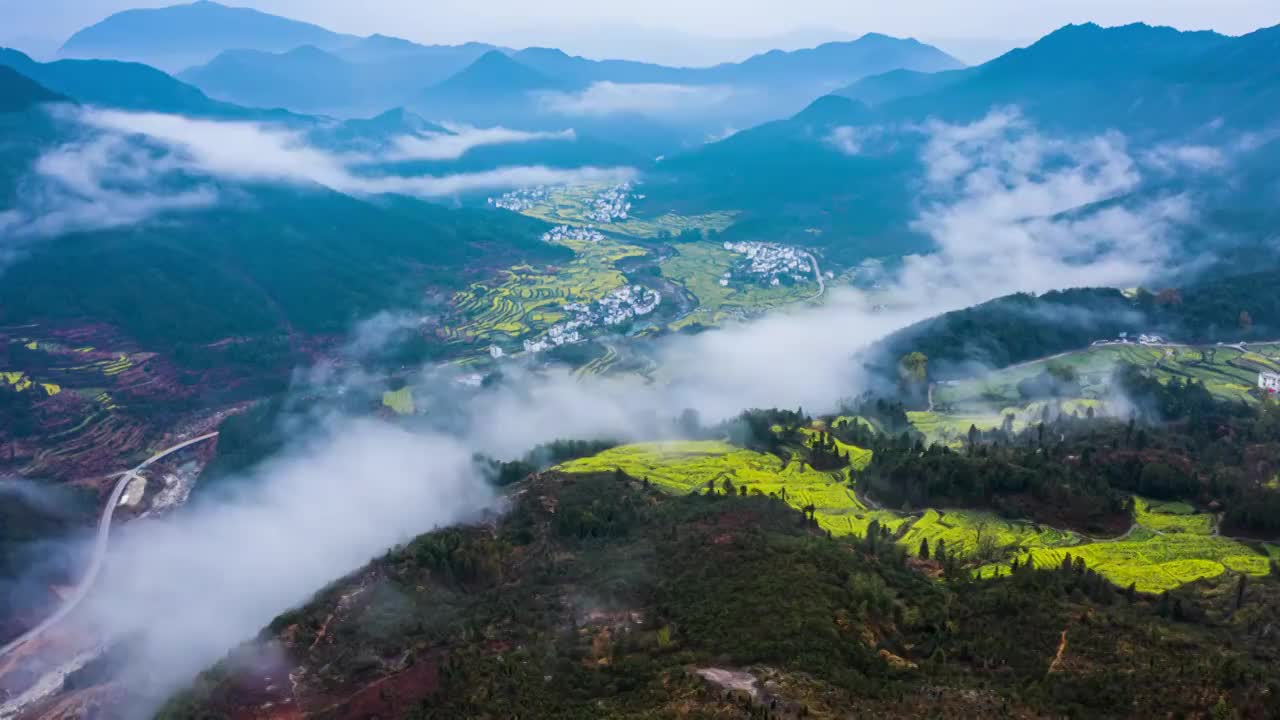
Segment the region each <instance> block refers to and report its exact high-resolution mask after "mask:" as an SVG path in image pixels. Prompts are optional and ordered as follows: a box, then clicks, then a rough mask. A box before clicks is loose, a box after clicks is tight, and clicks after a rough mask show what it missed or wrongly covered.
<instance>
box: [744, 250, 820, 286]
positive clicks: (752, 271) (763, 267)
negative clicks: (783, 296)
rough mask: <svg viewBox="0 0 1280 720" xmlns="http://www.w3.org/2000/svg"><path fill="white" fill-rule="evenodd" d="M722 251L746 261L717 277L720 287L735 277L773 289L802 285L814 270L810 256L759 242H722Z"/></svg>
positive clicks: (798, 251) (801, 251)
mask: <svg viewBox="0 0 1280 720" xmlns="http://www.w3.org/2000/svg"><path fill="white" fill-rule="evenodd" d="M724 249H725V250H728V251H730V252H734V253H737V254H739V255H745V256H746V260H745V261H743V262H740V263H738V264H736V265H735V266H734V268H733V269H732V270H730V271H728V272H725V273H724V275H722V276H720V285H721V286H724V287H727V286H728V285H729V283H730V282H731V281H732V280H733V279H734V278H735V277H742V278H749V279H751V280H753V281H755V282H759V283H762V284H766V285H770V286H777V285H780V284H782V283H783V282H784V281H785V282H787V283H793V282H795V283H802V282H805V281H807V280H809V279H810V274H811V273H813V272H815V271H816V267H815V265H814V263H813V260H812V258H811V256H810V255H809V254H808V253H806V252H804V251H803V250H798V249H796V248H792V247H787V246H785V245H773V244H770V243H761V242H726V243H725V244H724Z"/></svg>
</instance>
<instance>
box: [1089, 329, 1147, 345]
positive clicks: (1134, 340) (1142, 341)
mask: <svg viewBox="0 0 1280 720" xmlns="http://www.w3.org/2000/svg"><path fill="white" fill-rule="evenodd" d="M1090 344H1091V345H1093V346H1094V347H1101V346H1103V345H1164V344H1165V340H1164V338H1162V337H1160V336H1159V335H1148V334H1146V333H1142V334H1139V335H1130V334H1129V333H1127V332H1122V333H1120V335H1119V336H1118V337H1116V338H1115V339H1113V340H1094V341H1093V342H1092V343H1090Z"/></svg>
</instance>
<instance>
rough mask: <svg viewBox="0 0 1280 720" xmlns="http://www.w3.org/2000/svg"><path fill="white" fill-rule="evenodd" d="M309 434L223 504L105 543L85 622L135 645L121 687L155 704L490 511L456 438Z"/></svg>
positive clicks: (140, 524)
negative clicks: (376, 561)
mask: <svg viewBox="0 0 1280 720" xmlns="http://www.w3.org/2000/svg"><path fill="white" fill-rule="evenodd" d="M315 434H316V437H314V438H313V439H310V440H305V441H303V442H302V443H301V444H300V445H299V446H298V447H295V448H294V449H293V450H292V451H290V453H289V454H287V455H286V456H285V457H282V458H280V459H278V460H276V461H274V462H271V463H268V464H267V465H266V466H264V467H262V468H261V469H259V470H258V471H255V472H254V473H253V474H252V475H251V476H250V477H247V478H242V479H241V481H240V482H238V483H237V484H236V487H237V488H238V490H237V491H235V492H234V493H230V494H228V495H226V496H224V497H222V498H220V499H218V500H216V501H213V502H207V503H196V504H195V505H193V506H191V507H190V508H188V509H187V510H186V511H184V512H182V513H181V514H179V515H178V516H175V517H172V518H166V519H162V520H155V521H150V520H140V521H137V522H135V523H132V524H130V525H128V526H127V527H125V528H124V529H123V531H122V532H119V533H117V535H116V537H115V538H113V541H112V545H113V547H112V557H113V560H112V563H111V566H110V568H109V572H107V573H105V574H104V576H103V577H102V578H101V581H100V584H99V585H98V587H97V588H96V589H95V590H94V592H93V594H92V595H91V596H90V599H89V601H88V604H87V605H86V606H85V608H84V610H85V613H84V615H85V618H86V622H87V623H88V625H89V626H90V627H96V628H98V632H100V633H102V634H103V635H105V636H106V637H109V638H115V639H123V638H131V639H132V640H134V641H136V648H135V650H134V652H135V653H136V654H134V655H133V656H132V657H131V658H130V661H129V663H128V665H127V667H126V669H125V670H126V673H127V675H126V677H124V678H122V680H123V682H124V684H125V687H128V688H129V689H130V690H131V691H134V692H137V693H140V694H142V695H144V696H151V697H163V695H164V694H166V693H168V692H171V691H172V690H173V689H175V688H176V687H177V686H179V685H181V684H182V683H183V682H185V681H187V680H188V679H189V678H190V677H191V676H193V675H194V674H195V673H197V672H198V671H200V670H201V669H203V668H204V667H206V666H208V665H209V664H210V663H212V662H213V661H215V660H217V659H218V658H219V657H221V656H222V655H223V654H224V653H226V651H227V650H228V649H229V647H230V646H232V645H234V644H235V643H237V642H240V641H242V640H246V639H249V638H251V637H252V636H253V635H254V634H256V632H257V631H258V629H260V628H261V627H262V626H263V625H265V624H267V623H268V622H270V621H271V619H272V618H273V617H274V616H275V615H276V614H277V613H279V612H280V611H281V610H283V609H285V608H288V607H290V606H293V605H297V604H299V603H301V602H303V601H304V600H306V599H307V598H308V597H309V596H310V595H311V593H313V592H315V591H316V590H317V589H319V588H320V587H322V586H324V585H325V584H327V583H329V582H330V581H332V580H333V579H334V578H336V577H338V576H340V575H342V574H344V573H346V572H349V571H350V570H352V569H354V568H356V567H358V566H360V565H361V564H363V563H364V562H366V561H368V560H369V559H371V558H372V557H374V556H376V555H378V554H380V553H382V552H383V551H384V550H386V549H387V548H388V547H390V546H392V545H394V544H396V543H399V542H402V541H405V540H408V539H410V538H412V537H413V536H415V535H417V534H418V533H421V532H424V531H426V530H429V529H431V528H432V527H436V526H440V525H447V524H452V523H456V522H459V521H461V520H465V519H467V518H469V517H476V516H477V515H478V513H480V512H481V511H482V510H483V509H484V508H486V507H489V506H491V505H492V503H493V502H494V496H493V495H492V493H491V492H490V491H489V490H488V488H487V486H486V485H485V484H484V483H483V482H482V481H481V480H480V478H479V476H478V474H477V472H476V470H475V468H474V466H473V463H472V458H471V455H470V453H469V452H467V451H466V449H465V448H464V447H463V446H462V445H461V444H460V443H459V442H457V441H456V440H454V439H451V438H446V437H442V436H436V435H422V434H414V433H410V432H408V431H406V430H403V429H400V428H396V427H394V426H392V425H389V424H387V423H384V422H380V421H376V420H350V419H334V420H332V421H331V422H330V423H329V424H328V425H327V426H325V427H322V428H321V429H320V430H318V431H316V432H315Z"/></svg>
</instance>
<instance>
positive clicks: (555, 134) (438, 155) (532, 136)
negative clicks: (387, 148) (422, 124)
mask: <svg viewBox="0 0 1280 720" xmlns="http://www.w3.org/2000/svg"><path fill="white" fill-rule="evenodd" d="M448 129H449V132H448V133H420V134H417V135H401V136H400V137H397V138H395V139H394V140H392V143H391V145H392V151H391V152H390V153H389V154H388V156H387V157H386V158H385V159H387V160H392V161H396V160H457V159H458V158H460V157H462V156H463V155H466V154H467V153H468V152H470V151H471V150H474V149H475V148H478V147H484V146H487V145H510V144H512V143H529V142H539V141H545V140H557V141H562V142H572V141H573V140H576V139H577V135H576V134H575V133H574V131H573V130H572V129H570V130H553V131H541V132H535V131H527V130H511V129H508V128H503V127H493V128H474V127H470V126H465V125H458V126H449V128H448Z"/></svg>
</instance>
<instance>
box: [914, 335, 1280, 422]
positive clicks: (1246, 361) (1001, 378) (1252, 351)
mask: <svg viewBox="0 0 1280 720" xmlns="http://www.w3.org/2000/svg"><path fill="white" fill-rule="evenodd" d="M1123 362H1127V363H1132V364H1135V365H1140V366H1142V367H1146V368H1150V369H1151V370H1152V372H1154V374H1155V376H1156V377H1158V378H1159V379H1160V380H1162V381H1165V382H1167V381H1169V380H1171V379H1173V378H1175V377H1176V378H1181V379H1183V380H1187V379H1193V378H1194V379H1196V380H1198V381H1200V382H1203V383H1204V384H1205V387H1207V388H1208V389H1209V391H1210V392H1212V393H1214V394H1215V395H1217V396H1219V397H1222V398H1226V399H1231V400H1248V399H1249V395H1248V392H1249V390H1251V389H1252V388H1254V387H1256V385H1257V378H1258V373H1259V372H1260V371H1264V370H1265V371H1270V372H1280V345H1277V344H1270V345H1250V346H1248V349H1247V350H1241V349H1240V348H1237V347H1231V346H1225V345H1214V346H1196V347H1181V346H1175V347H1170V346H1144V345H1129V344H1126V345H1102V346H1097V347H1091V348H1088V349H1085V350H1081V351H1078V352H1074V353H1068V354H1066V355H1062V356H1059V357H1055V358H1051V359H1045V360H1039V361H1036V362H1033V363H1027V364H1025V365H1019V366H1015V367H1012V368H1005V369H1003V370H996V371H994V372H992V373H989V374H988V375H987V376H985V377H982V378H979V379H974V380H962V381H959V382H954V383H946V384H940V385H938V386H937V387H936V388H935V390H934V400H935V402H936V403H937V404H938V405H942V406H952V407H954V408H956V409H957V411H962V409H963V408H965V407H967V406H974V405H988V406H989V405H991V404H993V403H995V404H999V403H1017V402H1018V400H1019V396H1018V389H1017V385H1018V383H1019V382H1020V381H1022V380H1024V379H1027V378H1030V377H1033V376H1036V375H1039V374H1040V373H1042V372H1044V371H1045V369H1046V368H1048V366H1049V365H1050V364H1059V365H1069V366H1071V367H1073V368H1074V369H1075V370H1076V372H1077V373H1079V376H1080V380H1081V384H1082V386H1083V390H1084V397H1085V398H1092V399H1098V398H1100V397H1102V396H1103V394H1104V392H1105V390H1106V382H1107V379H1108V378H1109V377H1110V376H1111V373H1112V372H1113V371H1114V370H1115V368H1116V366H1117V365H1119V364H1120V363H1123Z"/></svg>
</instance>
